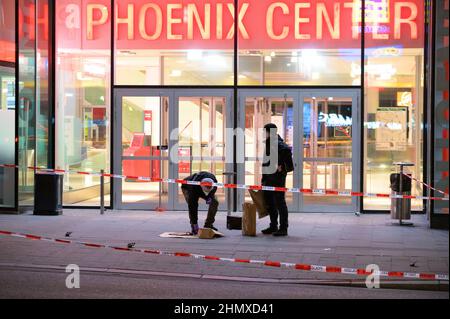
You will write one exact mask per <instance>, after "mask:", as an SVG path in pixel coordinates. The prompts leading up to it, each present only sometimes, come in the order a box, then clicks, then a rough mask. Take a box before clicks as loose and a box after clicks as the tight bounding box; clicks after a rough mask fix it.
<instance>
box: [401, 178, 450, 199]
mask: <svg viewBox="0 0 450 319" xmlns="http://www.w3.org/2000/svg"><path fill="white" fill-rule="evenodd" d="M403 175H405V176H406V177H408V178H409V179H411V180H413V181H416V182H417V183H420V184H422V185H424V186H425V187H427V188H429V189H432V190H434V191H435V192H438V193H441V194H442V195H444V196H447V197H448V193H446V192H444V191H441V190H440V189H437V188H434V187H433V186H431V185H428V184H427V183H424V182H422V181H419V180H418V179H417V178H414V177H412V175H410V174H407V173H403Z"/></svg>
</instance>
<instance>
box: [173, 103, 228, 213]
mask: <svg viewBox="0 0 450 319" xmlns="http://www.w3.org/2000/svg"><path fill="white" fill-rule="evenodd" d="M225 105H226V101H225V98H224V97H209V96H203V97H180V98H179V100H178V128H179V132H178V139H179V140H178V145H179V150H178V160H179V163H178V178H180V179H183V178H186V177H188V176H189V175H191V174H194V173H198V172H200V171H208V172H211V173H212V174H214V175H215V176H216V178H217V181H218V182H219V183H223V182H225V180H224V175H223V173H224V172H225V157H224V154H225V128H226V120H227V119H226V113H225V112H226V110H225ZM216 196H217V197H218V199H219V203H220V205H221V208H222V209H223V207H225V206H222V205H225V203H226V202H225V190H224V189H223V188H219V189H218V190H217V191H216ZM183 201H184V197H183V195H182V193H181V187H178V203H183Z"/></svg>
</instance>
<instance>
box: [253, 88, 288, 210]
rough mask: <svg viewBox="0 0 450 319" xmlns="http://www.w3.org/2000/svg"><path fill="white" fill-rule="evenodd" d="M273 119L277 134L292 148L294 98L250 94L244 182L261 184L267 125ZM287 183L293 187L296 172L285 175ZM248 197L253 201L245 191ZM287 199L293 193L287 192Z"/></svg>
mask: <svg viewBox="0 0 450 319" xmlns="http://www.w3.org/2000/svg"><path fill="white" fill-rule="evenodd" d="M268 123H274V124H276V125H277V127H278V134H279V135H280V136H281V138H283V139H284V141H285V142H286V144H288V145H289V146H290V147H291V148H292V147H293V144H294V136H293V132H294V126H293V125H294V124H293V99H292V98H288V97H286V98H278V97H247V98H246V100H245V184H246V185H261V178H262V162H261V159H262V158H263V154H264V150H265V140H264V139H265V137H264V132H263V129H262V128H263V127H264V125H266V124H268ZM286 187H289V188H292V187H293V173H292V172H291V173H289V174H288V176H287V178H286ZM245 201H251V198H250V195H249V194H248V192H245ZM286 203H287V204H288V205H292V203H293V193H286Z"/></svg>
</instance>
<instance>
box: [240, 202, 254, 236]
mask: <svg viewBox="0 0 450 319" xmlns="http://www.w3.org/2000/svg"><path fill="white" fill-rule="evenodd" d="M242 235H244V236H256V205H255V204H253V203H249V202H245V203H244V204H242Z"/></svg>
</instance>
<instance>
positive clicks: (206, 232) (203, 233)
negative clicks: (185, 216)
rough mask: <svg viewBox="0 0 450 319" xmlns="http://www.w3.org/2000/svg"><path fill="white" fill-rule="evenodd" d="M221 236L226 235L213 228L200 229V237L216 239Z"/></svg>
mask: <svg viewBox="0 0 450 319" xmlns="http://www.w3.org/2000/svg"><path fill="white" fill-rule="evenodd" d="M220 237H224V235H223V234H222V233H219V232H218V231H215V230H214V229H211V228H200V229H199V231H198V238H200V239H214V238H220Z"/></svg>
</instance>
